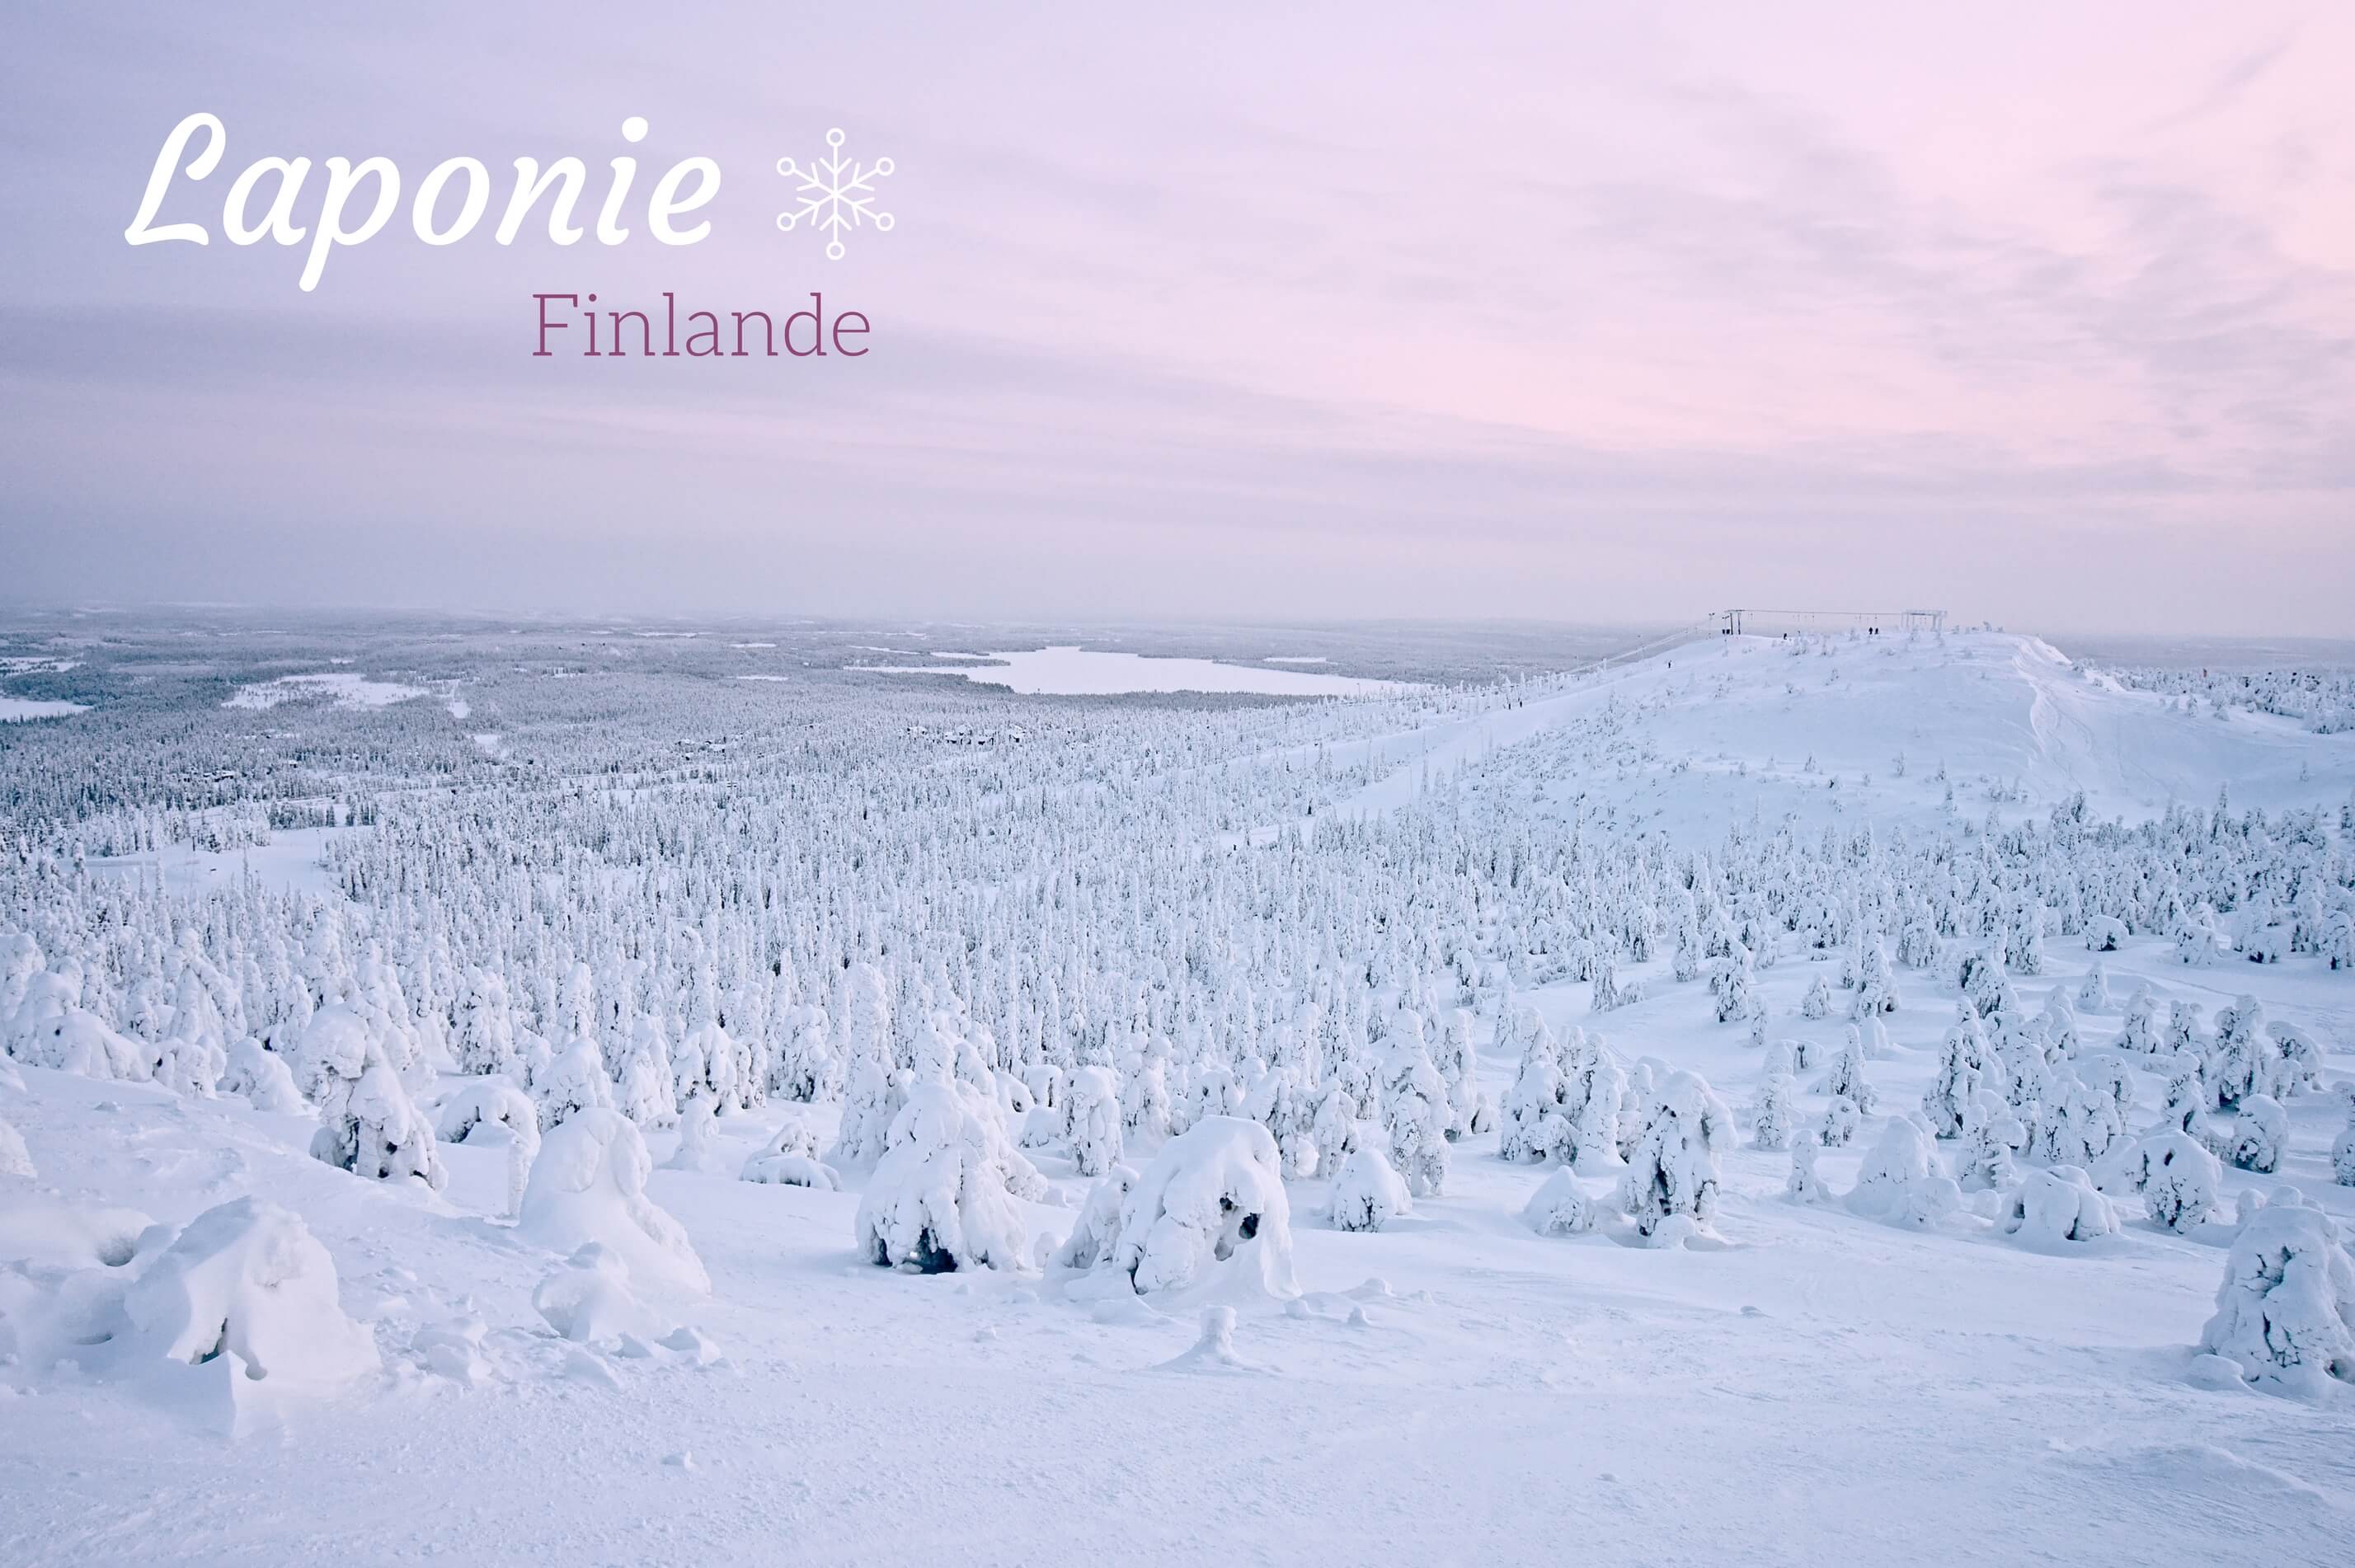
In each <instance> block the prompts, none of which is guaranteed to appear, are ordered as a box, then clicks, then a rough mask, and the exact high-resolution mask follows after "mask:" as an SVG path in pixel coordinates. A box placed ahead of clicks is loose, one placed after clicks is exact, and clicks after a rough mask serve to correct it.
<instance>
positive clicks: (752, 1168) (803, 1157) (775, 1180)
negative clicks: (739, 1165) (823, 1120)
mask: <svg viewBox="0 0 2355 1568" xmlns="http://www.w3.org/2000/svg"><path fill="white" fill-rule="evenodd" d="M738 1175H739V1177H740V1178H741V1180H743V1181H759V1182H765V1183H767V1184H769V1185H771V1186H776V1187H812V1188H815V1189H816V1190H817V1191H819V1192H834V1191H836V1190H837V1189H838V1188H839V1187H840V1186H841V1185H842V1182H841V1181H840V1179H839V1178H837V1176H836V1175H835V1173H834V1171H833V1170H832V1168H831V1167H829V1166H826V1165H824V1164H822V1163H820V1162H819V1160H818V1157H817V1136H816V1135H815V1133H813V1132H811V1131H810V1129H809V1128H807V1127H806V1126H805V1125H804V1124H803V1123H802V1122H801V1121H800V1120H799V1119H798V1118H791V1117H788V1118H786V1119H785V1124H784V1125H783V1127H781V1128H777V1135H776V1136H775V1137H774V1138H772V1139H769V1141H768V1143H767V1144H766V1145H765V1146H764V1147H763V1148H762V1150H760V1152H758V1153H756V1154H754V1155H752V1156H751V1158H749V1159H747V1160H745V1161H744V1169H743V1170H742V1171H739V1172H738Z"/></svg>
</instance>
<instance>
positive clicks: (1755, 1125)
mask: <svg viewBox="0 0 2355 1568" xmlns="http://www.w3.org/2000/svg"><path fill="white" fill-rule="evenodd" d="M1798 1093H1799V1090H1798V1086H1797V1085H1796V1083H1795V1082H1793V1081H1792V1078H1791V1075H1790V1074H1788V1073H1769V1074H1768V1075H1766V1076H1765V1077H1764V1079H1762V1080H1761V1081H1760V1083H1759V1085H1758V1103H1757V1104H1756V1106H1754V1107H1753V1108H1752V1112H1751V1127H1750V1142H1751V1147H1753V1149H1764V1150H1784V1149H1788V1148H1789V1147H1790V1146H1791V1137H1792V1135H1793V1134H1794V1133H1795V1132H1796V1131H1797V1130H1798V1121H1799V1109H1798Z"/></svg>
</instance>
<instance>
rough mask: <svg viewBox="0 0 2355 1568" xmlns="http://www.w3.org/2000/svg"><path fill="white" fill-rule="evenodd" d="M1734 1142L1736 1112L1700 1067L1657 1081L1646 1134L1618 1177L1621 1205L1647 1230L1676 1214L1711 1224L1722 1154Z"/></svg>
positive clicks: (1705, 1225) (1641, 1229) (1702, 1224)
mask: <svg viewBox="0 0 2355 1568" xmlns="http://www.w3.org/2000/svg"><path fill="white" fill-rule="evenodd" d="M1733 1144H1734V1130H1733V1114H1732V1112H1731V1111H1729V1110H1727V1109H1726V1108H1725V1102H1724V1101H1723V1100H1721V1099H1719V1098H1718V1097H1717V1095H1716V1093H1715V1092H1714V1091H1712V1090H1711V1089H1710V1086H1709V1082H1708V1080H1707V1079H1705V1078H1703V1077H1701V1076H1700V1075H1699V1074H1697V1073H1689V1072H1670V1073H1668V1074H1666V1075H1662V1076H1661V1077H1660V1078H1659V1079H1658V1080H1657V1083H1656V1085H1655V1086H1654V1088H1653V1092H1652V1095H1651V1104H1650V1106H1649V1107H1647V1109H1646V1113H1645V1120H1644V1131H1643V1135H1642V1136H1641V1137H1640V1138H1639V1139H1637V1140H1636V1150H1635V1153H1634V1155H1633V1157H1632V1158H1630V1160H1628V1162H1627V1171H1626V1175H1625V1178H1624V1179H1623V1180H1622V1181H1621V1183H1620V1189H1619V1192H1620V1206H1621V1207H1622V1208H1624V1209H1625V1211H1626V1212H1627V1215H1628V1217H1629V1218H1630V1219H1632V1220H1634V1221H1635V1222H1636V1230H1637V1231H1638V1232H1639V1233H1640V1234H1643V1235H1645V1236H1647V1237H1650V1236H1657V1235H1658V1234H1660V1233H1661V1230H1662V1227H1663V1226H1664V1225H1666V1224H1667V1223H1668V1221H1669V1220H1671V1219H1675V1218H1679V1217H1681V1218H1683V1219H1685V1220H1686V1221H1688V1222H1689V1223H1690V1224H1693V1225H1696V1226H1699V1227H1700V1228H1703V1229H1706V1228H1708V1227H1709V1226H1710V1224H1712V1222H1713V1221H1714V1220H1715V1218H1716V1215H1717V1193H1718V1181H1719V1170H1718V1160H1719V1157H1720V1156H1721V1155H1722V1154H1723V1153H1725V1152H1726V1151H1727V1150H1731V1149H1732V1147H1733Z"/></svg>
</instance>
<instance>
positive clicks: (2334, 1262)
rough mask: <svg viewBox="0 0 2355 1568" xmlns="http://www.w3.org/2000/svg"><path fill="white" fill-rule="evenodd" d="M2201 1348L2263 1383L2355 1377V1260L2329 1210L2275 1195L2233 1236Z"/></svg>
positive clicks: (2293, 1388)
mask: <svg viewBox="0 0 2355 1568" xmlns="http://www.w3.org/2000/svg"><path fill="white" fill-rule="evenodd" d="M2200 1349H2201V1350H2202V1351H2206V1352H2207V1353H2208V1354H2210V1355H2216V1356H2223V1357H2226V1358H2227V1359H2229V1360H2231V1361H2234V1362H2235V1363H2237V1364H2238V1365H2239V1367H2240V1369H2241V1371H2242V1372H2243V1375H2245V1376H2246V1377H2248V1378H2249V1379H2250V1380H2251V1381H2253V1382H2254V1383H2259V1384H2260V1385H2264V1386H2271V1387H2275V1388H2280V1389H2284V1390H2286V1391H2289V1392H2293V1393H2307V1394H2312V1393H2318V1392H2320V1391H2321V1390H2322V1389H2324V1388H2326V1387H2327V1386H2328V1381H2329V1380H2330V1379H2333V1378H2336V1379H2338V1380H2339V1381H2341V1382H2349V1383H2355V1261H2350V1258H2349V1257H2348V1255H2347V1251H2346V1248H2345V1247H2344V1246H2343V1245H2341V1244H2340V1238H2339V1234H2337V1230H2336V1226H2335V1225H2334V1224H2333V1223H2332V1221H2331V1219H2330V1217H2329V1216H2328V1215H2327V1214H2325V1213H2323V1212H2322V1211H2321V1210H2319V1209H2313V1208H2307V1207H2306V1206H2305V1205H2303V1204H2298V1203H2287V1202H2278V1203H2268V1204H2266V1205H2265V1206H2264V1207H2263V1208H2261V1209H2259V1210H2258V1211H2257V1212H2256V1213H2254V1215H2252V1216H2250V1218H2249V1220H2248V1221H2247V1223H2246V1224H2243V1225H2242V1227H2241V1231H2240V1234H2238V1235H2236V1236H2234V1237H2233V1238H2232V1252H2231V1254H2230V1255H2228V1256H2227V1257H2226V1259H2225V1261H2224V1282H2223V1284H2222V1286H2221V1287H2219V1288H2218V1289H2217V1292H2216V1313H2215V1316H2213V1317H2212V1318H2211V1319H2208V1325H2207V1327H2206V1328H2205V1329H2204V1330H2201V1331H2200Z"/></svg>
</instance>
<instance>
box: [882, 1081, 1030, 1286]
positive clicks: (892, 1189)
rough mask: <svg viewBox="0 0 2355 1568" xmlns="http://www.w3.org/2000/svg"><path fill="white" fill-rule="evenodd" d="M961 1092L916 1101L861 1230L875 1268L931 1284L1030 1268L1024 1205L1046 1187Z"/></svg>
mask: <svg viewBox="0 0 2355 1568" xmlns="http://www.w3.org/2000/svg"><path fill="white" fill-rule="evenodd" d="M967 1094H968V1091H966V1090H964V1089H962V1088H960V1087H959V1086H956V1085H954V1084H950V1083H945V1082H941V1081H937V1080H936V1081H933V1082H930V1083H922V1084H918V1085H917V1086H915V1087H914V1088H913V1089H911V1091H909V1094H908V1099H907V1103H906V1104H905V1105H903V1106H902V1107H900V1113H899V1115H898V1116H896V1117H894V1118H892V1122H891V1128H890V1132H889V1133H888V1134H887V1135H886V1138H885V1144H886V1147H885V1149H884V1151H883V1158H882V1160H881V1161H880V1162H879V1164H878V1165H877V1166H876V1168H875V1174H874V1175H873V1176H872V1177H870V1178H869V1179H868V1183H867V1191H866V1193H865V1195H864V1196H862V1197H861V1198H860V1199H859V1202H858V1216H857V1218H856V1220H855V1222H854V1230H855V1232H856V1234H857V1237H858V1250H859V1251H860V1253H861V1254H863V1255H865V1256H866V1258H867V1259H868V1262H870V1263H875V1264H879V1265H882V1266H886V1267H898V1268H906V1269H911V1270H913V1271H915V1272H917V1273H922V1274H945V1273H952V1272H954V1271H955V1270H957V1269H961V1268H1001V1269H1011V1268H1025V1267H1028V1266H1029V1264H1030V1256H1029V1252H1028V1245H1029V1243H1028V1234H1029V1233H1028V1226H1027V1225H1026V1224H1024V1221H1023V1216H1022V1209H1021V1203H1020V1200H1022V1199H1025V1198H1028V1199H1037V1198H1041V1197H1044V1196H1045V1195H1046V1182H1045V1181H1044V1180H1043V1179H1042V1178H1041V1177H1040V1176H1039V1172H1038V1171H1037V1169H1036V1168H1035V1167H1033V1166H1032V1165H1031V1163H1030V1162H1029V1161H1028V1160H1026V1159H1024V1158H1023V1157H1022V1154H1021V1152H1020V1151H1019V1150H1017V1149H1016V1148H1015V1147H1014V1146H1013V1144H1012V1143H1011V1142H1010V1141H1008V1140H1007V1137H1006V1134H1005V1131H1004V1129H1003V1128H1000V1127H999V1126H998V1123H997V1118H996V1114H995V1112H994V1110H993V1109H991V1108H989V1107H982V1106H979V1105H976V1104H975V1102H974V1101H973V1100H971V1099H968V1098H967Z"/></svg>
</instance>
